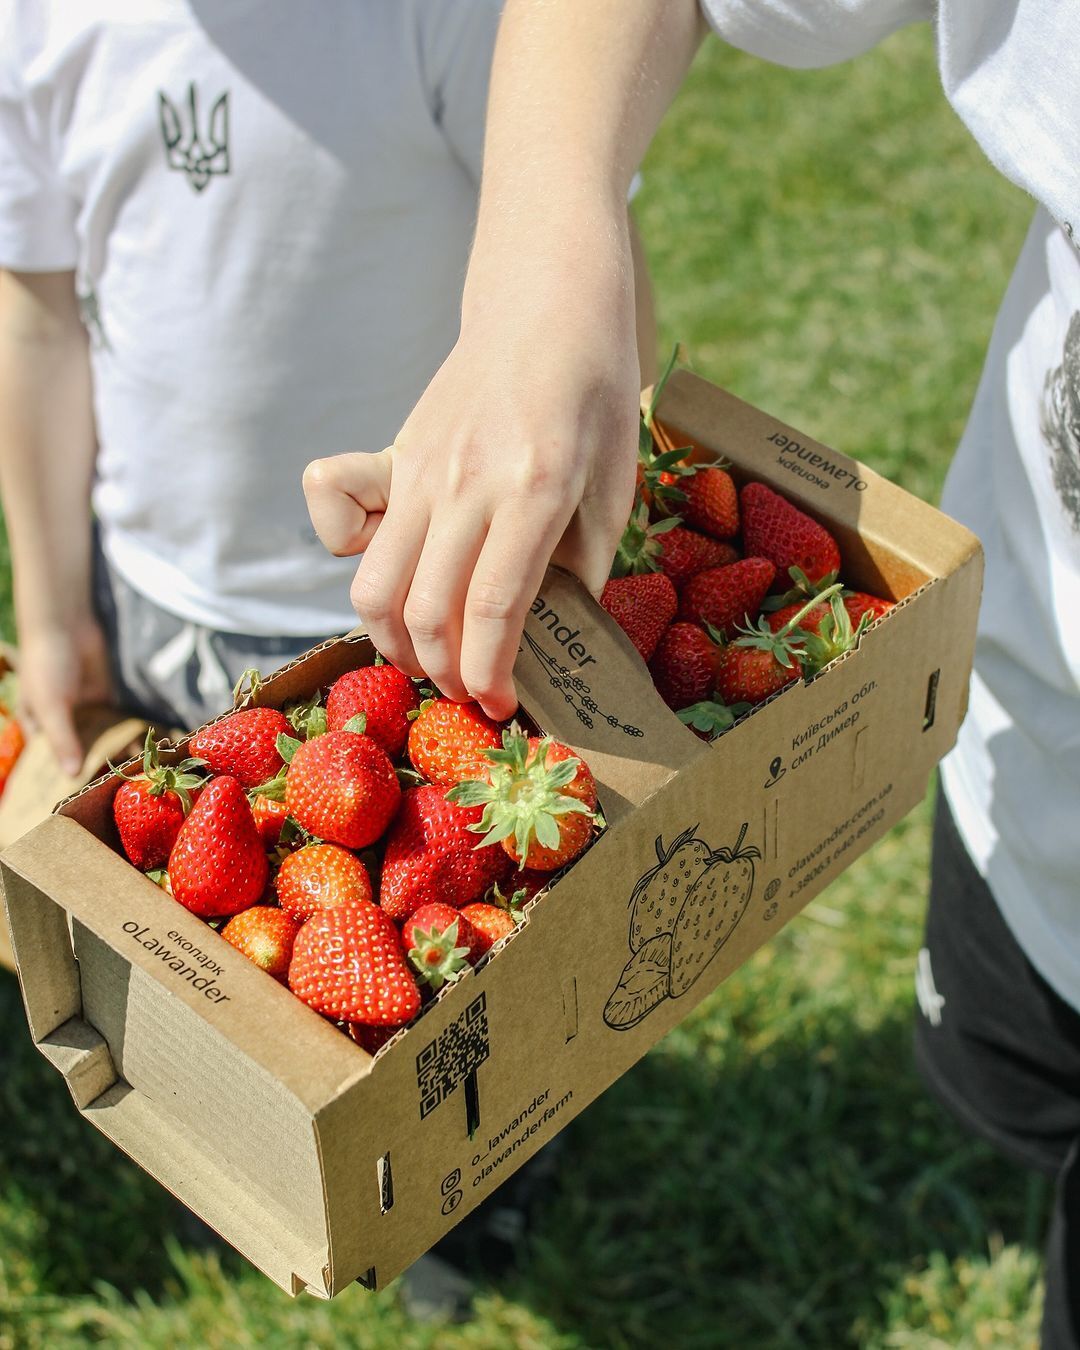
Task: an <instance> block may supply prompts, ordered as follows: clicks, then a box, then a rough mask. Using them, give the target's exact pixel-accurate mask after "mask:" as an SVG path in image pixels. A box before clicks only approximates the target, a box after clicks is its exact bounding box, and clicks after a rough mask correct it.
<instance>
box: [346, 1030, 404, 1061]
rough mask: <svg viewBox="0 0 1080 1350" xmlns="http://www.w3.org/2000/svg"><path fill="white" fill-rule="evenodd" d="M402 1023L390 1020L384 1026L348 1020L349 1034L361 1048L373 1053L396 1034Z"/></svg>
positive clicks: (376, 1052) (370, 1053)
mask: <svg viewBox="0 0 1080 1350" xmlns="http://www.w3.org/2000/svg"><path fill="white" fill-rule="evenodd" d="M403 1025H404V1024H403V1023H401V1022H397V1023H393V1022H392V1023H390V1024H388V1025H386V1026H380V1027H373V1026H365V1024H364V1023H363V1022H350V1023H349V1035H350V1036H351V1037H352V1038H353V1040H354V1041H355V1042H356V1044H357V1045H358V1046H360V1047H361V1049H363V1050H366V1051H367V1052H368V1054H369V1055H375V1054H378V1052H379V1051H380V1050H381V1049H382V1048H383V1046H384V1045H385V1044H386V1043H387V1041H389V1040H392V1039H393V1038H394V1037H395V1036H396V1035H397V1034H398V1032H399V1031H400V1030H401V1028H402V1026H403Z"/></svg>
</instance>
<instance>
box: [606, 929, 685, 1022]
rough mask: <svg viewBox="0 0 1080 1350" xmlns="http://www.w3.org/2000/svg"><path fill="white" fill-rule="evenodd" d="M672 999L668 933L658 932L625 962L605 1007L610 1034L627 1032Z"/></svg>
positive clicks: (669, 937) (669, 938) (669, 936)
mask: <svg viewBox="0 0 1080 1350" xmlns="http://www.w3.org/2000/svg"><path fill="white" fill-rule="evenodd" d="M670 996H671V934H670V933H658V934H656V936H655V937H651V938H649V939H648V941H647V942H644V943H643V944H642V945H641V946H640V947H639V948H638V950H637V951H636V952H635V953H634V955H633V956H632V957H631V958H630V960H629V961H627V963H626V966H625V967H624V969H623V973H622V975H621V976H620V977H619V983H618V984H617V985H616V986H615V988H614V989H613V990H612V993H611V996H610V997H609V998H608V1001H607V1003H606V1005H605V1007H604V1021H605V1022H606V1023H607V1024H608V1026H609V1027H611V1029H612V1030H613V1031H627V1030H628V1029H629V1028H630V1027H632V1026H636V1025H637V1023H638V1022H640V1021H641V1020H642V1018H644V1017H646V1016H648V1014H649V1013H651V1012H652V1010H653V1009H654V1008H656V1007H658V1006H659V1005H660V1004H661V1003H662V1002H663V1001H664V999H666V998H669V997H670Z"/></svg>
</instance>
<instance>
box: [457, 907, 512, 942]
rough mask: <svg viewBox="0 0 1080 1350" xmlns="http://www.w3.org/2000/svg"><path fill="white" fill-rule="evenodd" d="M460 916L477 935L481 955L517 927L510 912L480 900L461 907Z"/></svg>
mask: <svg viewBox="0 0 1080 1350" xmlns="http://www.w3.org/2000/svg"><path fill="white" fill-rule="evenodd" d="M461 916H462V918H464V919H467V920H468V921H469V924H470V925H471V926H472V929H473V931H474V932H475V933H476V934H477V935H478V937H479V941H480V943H481V946H482V948H483V950H482V951H481V955H483V954H484V952H487V951H490V950H491V948H492V947H493V946H494V945H495V943H496V942H500V941H501V940H502V939H503V938H504V937H506V936H507V934H509V933H512V932H513V931H514V929H515V928H516V927H517V925H518V920H517V919H515V918H514V915H513V913H512V912H511V911H510V910H508V909H503V907H502V906H501V905H489V904H487V903H486V902H484V901H482V900H479V901H477V902H476V904H473V905H465V906H463V908H462V910H461Z"/></svg>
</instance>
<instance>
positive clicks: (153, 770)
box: [0, 728, 204, 872]
mask: <svg viewBox="0 0 1080 1350" xmlns="http://www.w3.org/2000/svg"><path fill="white" fill-rule="evenodd" d="M0 735H2V733H0ZM196 767H197V762H196V761H195V760H193V759H185V760H183V761H182V762H181V763H179V764H175V765H164V764H162V763H161V761H160V759H159V757H158V751H157V746H156V745H155V744H154V733H153V729H152V728H151V729H148V730H147V733H146V742H145V744H144V746H143V771H142V773H141V774H140V775H139V776H138V777H137V778H127V777H125V775H124V774H122V773H120V772H119V770H117V774H118V776H119V777H120V778H123V780H124V781H123V782H122V783H121V785H120V786H119V787H118V788H117V790H116V796H115V797H114V798H113V819H114V820H115V821H116V828H117V831H118V833H119V835H120V843H121V845H122V846H123V849H124V852H125V853H126V854H127V857H128V860H129V861H130V862H132V863H134V864H135V866H136V867H138V868H140V869H141V870H142V871H144V872H148V871H150V870H151V868H155V867H160V866H161V865H162V864H163V863H164V862H165V861H166V860H167V859H168V856H169V854H170V852H171V851H172V846H173V844H175V843H176V836H177V835H178V834H179V833H180V826H181V825H183V823H184V817H185V816H186V815H187V813H188V811H190V810H191V804H192V801H193V799H194V794H195V793H196V792H197V791H198V789H199V788H200V787H202V784H203V781H204V780H203V779H202V778H201V777H200V776H199V775H198V774H197V773H194V772H193V770H194V769H195V768H196Z"/></svg>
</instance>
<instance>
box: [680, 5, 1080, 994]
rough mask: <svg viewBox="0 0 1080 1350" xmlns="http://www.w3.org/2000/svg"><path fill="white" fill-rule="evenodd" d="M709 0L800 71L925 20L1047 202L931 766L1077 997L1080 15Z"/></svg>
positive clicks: (966, 99)
mask: <svg viewBox="0 0 1080 1350" xmlns="http://www.w3.org/2000/svg"><path fill="white" fill-rule="evenodd" d="M702 3H703V7H704V9H705V12H706V13H707V15H708V16H709V18H710V20H711V21H712V22H713V24H714V26H715V27H716V28H717V30H718V31H719V32H720V34H721V35H722V36H723V37H724V38H726V39H727V40H728V41H729V42H731V43H733V44H734V45H736V46H738V47H741V48H744V49H745V50H747V51H750V52H753V53H755V54H757V55H759V56H762V57H765V58H767V59H770V60H773V61H778V62H782V63H784V64H787V65H794V66H815V65H824V64H828V63H830V62H835V61H840V60H844V59H846V58H848V57H851V56H855V55H857V54H858V53H859V52H861V51H864V50H866V49H867V48H869V47H871V46H873V45H874V43H876V42H878V41H879V40H881V39H882V38H883V37H885V36H886V35H887V34H889V33H891V32H893V31H894V30H895V29H897V28H899V27H901V26H903V25H904V24H908V23H912V22H915V21H917V20H920V19H932V20H934V21H935V23H936V28H937V36H938V50H939V58H940V68H941V78H942V83H943V85H944V89H945V92H946V94H947V95H948V98H949V100H950V102H951V103H952V105H953V107H954V108H955V109H956V111H957V112H958V113H959V115H960V116H961V117H962V118H963V120H964V121H965V122H966V124H967V126H968V127H969V128H970V130H971V131H972V133H973V134H974V136H975V137H976V139H977V140H978V142H979V144H980V145H981V146H982V148H983V150H984V151H985V152H986V154H987V155H988V156H989V158H990V159H991V160H992V161H993V163H994V164H995V165H997V167H998V168H999V169H1000V170H1001V171H1002V172H1003V173H1005V174H1006V175H1007V176H1008V177H1009V178H1011V179H1012V180H1013V181H1014V182H1016V183H1018V184H1019V185H1020V186H1021V187H1023V188H1025V189H1026V190H1027V191H1028V192H1030V193H1031V194H1032V196H1034V197H1035V199H1036V200H1037V201H1038V202H1039V203H1041V207H1040V209H1039V210H1038V211H1037V212H1036V215H1035V220H1034V222H1033V224H1032V226H1031V230H1030V232H1029V234H1028V238H1027V241H1026V243H1025V245H1024V248H1023V251H1022V253H1021V257H1020V260H1019V263H1018V264H1017V267H1016V271H1015V272H1014V274H1013V278H1012V281H1011V282H1010V284H1009V289H1008V292H1007V294H1006V297H1005V300H1004V302H1003V304H1002V307H1001V310H1000V312H999V314H998V318H997V322H996V324H995V327H994V334H993V338H992V340H991V344H990V350H989V353H988V355H987V359H986V365H985V368H984V370H983V375H982V379H981V381H980V384H979V388H978V392H977V394H976V397H975V403H974V406H973V408H972V412H971V417H970V420H969V422H968V426H967V429H966V431H965V433H964V436H963V439H962V441H961V443H960V447H959V449H958V450H957V453H956V456H955V458H954V460H953V463H952V466H951V469H950V471H949V476H948V480H947V483H946V487H945V495H944V499H943V505H944V508H945V510H946V511H948V512H949V514H950V515H952V516H954V517H956V519H958V520H961V521H963V522H964V524H966V525H968V526H969V527H970V528H971V529H973V530H974V531H975V532H976V534H978V535H979V537H980V538H981V539H982V542H983V545H984V547H985V549H986V565H987V566H986V583H985V589H984V594H983V604H982V610H981V613H980V619H979V632H978V643H977V648H976V655H975V675H974V677H973V680H972V688H971V704H970V709H969V712H968V716H967V719H966V720H965V722H964V725H963V727H962V729H961V731H960V737H959V741H958V744H957V748H956V749H955V750H954V752H953V753H952V754H951V755H950V756H949V757H948V758H947V759H946V761H945V763H944V767H943V777H944V783H945V788H946V791H947V793H948V796H949V800H950V803H951V805H952V809H953V812H954V814H955V816H956V820H957V824H958V827H959V829H960V832H961V834H962V836H963V838H964V840H965V843H966V844H967V847H968V849H969V851H970V853H971V855H972V858H973V859H974V861H975V863H976V865H977V866H978V868H979V869H980V871H981V872H982V873H983V875H984V876H985V877H986V879H987V881H988V882H989V884H990V887H991V889H992V891H993V893H994V896H995V899H996V900H997V902H998V905H999V907H1000V909H1001V911H1002V913H1003V915H1004V917H1005V919H1006V922H1007V923H1008V924H1009V926H1010V928H1011V929H1012V931H1013V933H1014V934H1015V936H1016V938H1017V940H1018V942H1019V943H1020V945H1021V946H1022V947H1023V949H1024V951H1025V952H1026V954H1027V955H1028V957H1029V959H1030V960H1031V961H1032V963H1033V964H1034V966H1035V967H1036V968H1037V969H1038V970H1039V971H1040V972H1041V973H1042V975H1043V976H1044V977H1045V978H1046V979H1047V980H1048V981H1049V983H1050V984H1051V985H1052V986H1053V988H1054V989H1055V990H1056V991H1057V992H1058V993H1059V994H1060V995H1061V997H1062V998H1064V999H1066V1000H1067V1001H1068V1002H1069V1003H1071V1004H1072V1005H1073V1006H1074V1007H1076V1008H1080V256H1078V254H1077V251H1076V249H1075V247H1074V245H1073V244H1072V242H1071V240H1072V237H1073V224H1074V222H1075V223H1078V224H1080V154H1078V153H1077V150H1078V146H1080V13H1078V11H1077V7H1076V5H1075V4H1068V3H1063V2H1062V0H936V3H934V2H933V0H845V2H844V3H838V2H837V0H702ZM853 153H858V147H853ZM1055 222H1056V223H1055ZM1078 237H1080V236H1078Z"/></svg>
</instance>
